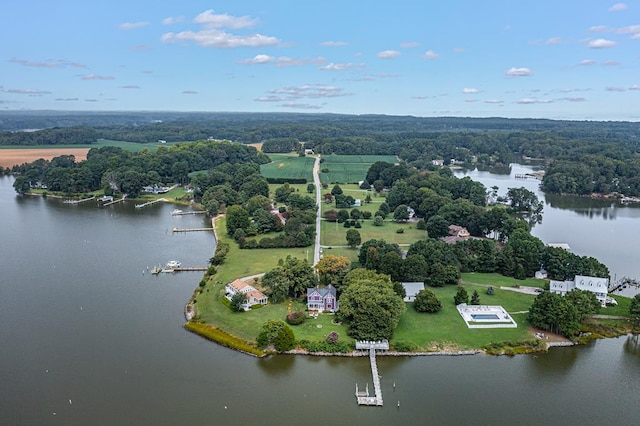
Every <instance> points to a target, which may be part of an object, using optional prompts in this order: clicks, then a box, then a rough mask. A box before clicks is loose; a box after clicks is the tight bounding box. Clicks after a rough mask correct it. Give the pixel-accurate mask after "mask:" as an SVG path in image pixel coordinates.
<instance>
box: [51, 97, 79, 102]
mask: <svg viewBox="0 0 640 426" xmlns="http://www.w3.org/2000/svg"><path fill="white" fill-rule="evenodd" d="M77 100H79V99H78V98H55V99H54V101H57V102H70V101H77Z"/></svg>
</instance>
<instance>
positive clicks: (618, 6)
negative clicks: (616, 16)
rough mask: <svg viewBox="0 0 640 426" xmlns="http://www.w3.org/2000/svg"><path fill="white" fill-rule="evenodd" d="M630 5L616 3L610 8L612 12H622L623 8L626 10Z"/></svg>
mask: <svg viewBox="0 0 640 426" xmlns="http://www.w3.org/2000/svg"><path fill="white" fill-rule="evenodd" d="M628 7H629V6H627V5H626V4H625V3H616V4H614V5H613V6H611V7H610V8H609V11H610V12H620V11H622V10H626V9H627V8H628Z"/></svg>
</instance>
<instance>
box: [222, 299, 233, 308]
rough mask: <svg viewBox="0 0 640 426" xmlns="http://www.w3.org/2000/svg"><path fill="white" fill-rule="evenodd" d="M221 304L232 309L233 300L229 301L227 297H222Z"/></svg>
mask: <svg viewBox="0 0 640 426" xmlns="http://www.w3.org/2000/svg"><path fill="white" fill-rule="evenodd" d="M220 302H222V304H223V305H224V306H226V307H227V308H229V309H231V300H229V299H227V298H226V297H225V296H222V297H220Z"/></svg>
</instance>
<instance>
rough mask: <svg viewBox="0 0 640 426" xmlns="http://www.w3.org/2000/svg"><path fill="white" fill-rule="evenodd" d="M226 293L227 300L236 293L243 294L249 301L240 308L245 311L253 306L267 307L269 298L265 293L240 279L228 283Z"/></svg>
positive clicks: (225, 288) (225, 287)
mask: <svg viewBox="0 0 640 426" xmlns="http://www.w3.org/2000/svg"><path fill="white" fill-rule="evenodd" d="M224 291H225V296H226V298H227V299H229V300H231V298H232V297H233V296H234V295H235V294H236V293H243V294H244V295H245V296H246V297H247V301H246V302H245V303H243V304H242V305H240V306H241V307H242V308H243V309H244V310H245V311H246V310H249V309H250V308H251V306H252V305H258V304H260V305H266V304H267V302H268V298H267V296H265V295H264V293H262V292H261V291H260V290H258V289H256V288H255V287H253V286H251V285H249V284H247V283H246V282H244V281H242V280H240V279H237V280H235V281H233V282H230V283H228V284H227V285H226V286H224Z"/></svg>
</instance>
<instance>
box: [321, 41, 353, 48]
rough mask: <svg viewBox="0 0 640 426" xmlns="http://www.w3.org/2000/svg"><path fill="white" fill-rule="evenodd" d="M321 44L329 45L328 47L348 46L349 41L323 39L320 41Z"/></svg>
mask: <svg viewBox="0 0 640 426" xmlns="http://www.w3.org/2000/svg"><path fill="white" fill-rule="evenodd" d="M320 45H321V46H328V47H342V46H346V45H347V42H346V41H323V42H322V43H320Z"/></svg>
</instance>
